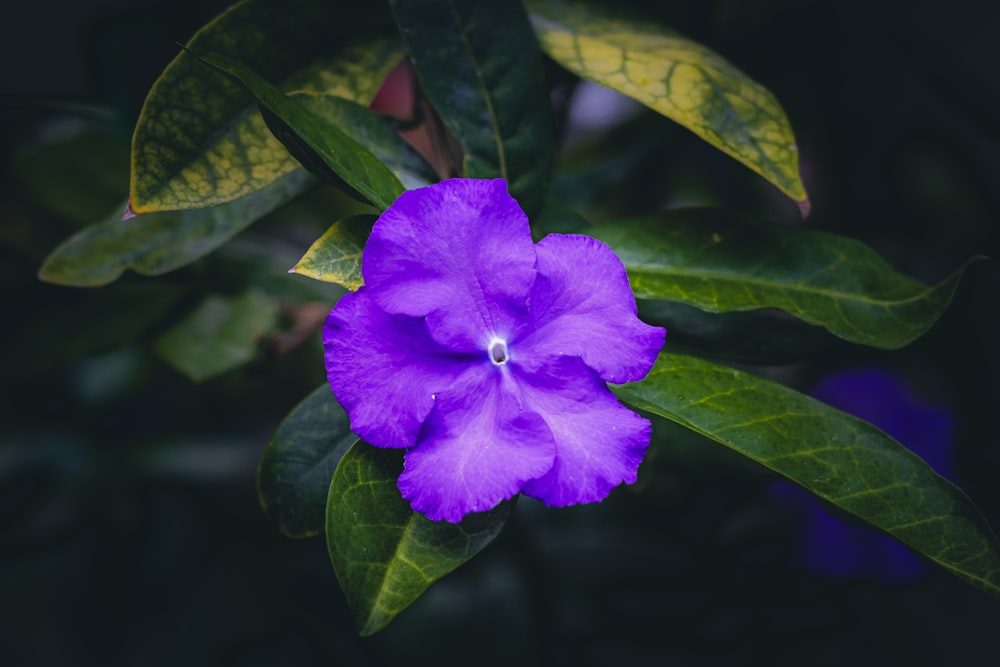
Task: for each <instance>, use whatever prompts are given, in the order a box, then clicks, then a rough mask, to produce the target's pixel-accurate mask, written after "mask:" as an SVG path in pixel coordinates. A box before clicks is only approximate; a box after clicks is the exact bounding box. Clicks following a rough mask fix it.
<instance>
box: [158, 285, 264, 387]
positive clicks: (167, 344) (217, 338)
mask: <svg viewBox="0 0 1000 667" xmlns="http://www.w3.org/2000/svg"><path fill="white" fill-rule="evenodd" d="M277 322H278V305H277V304H276V303H275V302H273V301H272V300H271V299H269V298H268V297H266V296H265V295H264V294H262V293H261V292H258V291H256V290H248V291H246V292H244V293H243V294H241V295H240V296H239V297H237V298H235V299H230V298H226V297H222V296H219V295H209V296H208V297H206V298H205V299H204V301H202V302H201V303H200V304H199V305H198V306H197V307H196V308H195V309H194V310H193V311H192V312H191V313H189V314H188V315H187V317H185V318H184V319H182V320H181V321H180V322H179V323H178V324H177V325H176V326H174V327H173V328H172V329H170V330H169V331H167V332H166V333H164V334H163V335H162V336H160V337H159V338H158V339H157V341H156V344H155V349H156V352H157V354H159V355H160V356H161V357H162V358H163V359H164V360H165V361H166V362H167V363H169V364H170V365H171V366H173V367H174V368H176V369H177V370H178V371H180V372H181V373H183V374H184V375H187V376H188V377H189V378H191V379H192V380H194V381H195V382H201V381H203V380H207V379H209V378H213V377H215V376H217V375H221V374H222V373H225V372H226V371H230V370H233V369H234V368H238V367H239V366H242V365H243V364H246V363H248V362H250V361H252V360H253V359H254V357H255V356H256V355H257V351H258V347H259V343H260V340H261V339H262V338H263V337H264V336H265V335H266V334H268V333H271V331H272V330H273V329H274V328H275V326H276V325H277Z"/></svg>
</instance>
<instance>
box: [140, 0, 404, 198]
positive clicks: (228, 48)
mask: <svg viewBox="0 0 1000 667" xmlns="http://www.w3.org/2000/svg"><path fill="white" fill-rule="evenodd" d="M388 30H391V20H390V19H389V16H388V12H387V11H386V9H385V7H384V5H380V3H360V4H354V5H347V6H345V5H343V4H342V3H328V2H313V1H312V0H288V1H286V2H281V3H277V2H272V1H270V0H244V1H243V2H239V3H237V4H236V5H234V6H233V7H231V8H230V9H229V10H227V11H226V12H224V13H222V14H221V15H220V16H218V17H217V18H216V19H215V20H213V21H212V22H211V23H209V24H208V25H206V26H205V27H204V28H202V29H201V30H200V31H199V32H198V33H197V34H196V35H195V36H194V37H193V38H192V39H191V41H190V42H189V44H188V46H189V47H190V48H193V49H197V50H199V51H203V52H206V53H214V54H221V55H222V56H225V57H228V58H233V59H235V60H238V61H240V62H242V63H245V64H246V66H247V67H248V68H250V69H253V70H254V71H256V72H259V73H260V74H261V76H263V77H265V78H267V79H269V80H272V81H280V82H282V84H281V85H282V86H283V88H284V89H285V90H288V91H296V92H298V93H301V94H304V95H311V94H327V95H338V96H340V97H349V98H351V99H354V100H356V101H358V102H361V103H364V104H367V103H368V102H369V101H370V100H371V99H372V97H373V96H374V95H375V92H376V91H377V90H378V87H379V85H380V84H381V82H382V80H383V79H384V77H385V75H386V74H387V73H388V72H389V70H390V69H392V67H393V66H395V64H396V63H397V62H398V61H399V59H400V57H401V56H402V50H401V48H400V46H399V45H398V43H394V42H389V41H386V40H383V39H372V38H371V37H372V36H373V35H378V34H379V33H380V32H384V31H388ZM356 40H363V42H361V43H355V42H356ZM297 169H298V164H297V163H296V162H295V161H294V160H293V159H292V158H291V157H290V156H289V155H288V152H287V151H286V150H285V149H284V148H283V147H282V146H281V144H279V143H278V142H277V141H276V140H275V139H274V137H272V136H271V134H270V133H269V132H268V131H267V128H266V127H265V125H264V122H263V120H262V119H261V117H260V115H259V114H258V113H257V111H256V108H255V106H254V105H253V101H252V99H251V98H250V97H249V96H247V95H246V94H245V92H244V91H243V90H242V89H241V87H240V86H239V84H237V83H236V82H235V81H231V80H229V79H227V78H226V77H224V76H221V75H219V74H218V73H217V72H213V71H212V70H211V69H208V68H206V67H205V66H204V65H203V64H202V63H200V62H198V59H197V58H196V57H194V56H193V55H192V54H191V53H188V52H182V53H180V54H179V55H178V56H177V57H176V58H175V59H174V60H173V61H172V62H171V63H170V64H169V65H168V66H167V68H166V69H165V70H164V72H163V74H161V76H160V77H159V79H157V81H156V83H154V84H153V87H152V89H151V90H150V92H149V94H148V96H147V98H146V101H145V104H144V105H143V109H142V113H141V114H140V116H139V120H138V124H137V126H136V131H135V136H134V139H133V142H132V193H131V210H132V211H134V212H136V213H149V212H153V211H163V210H173V209H182V208H200V207H205V206H213V205H216V204H220V203H223V202H226V201H231V200H232V199H235V198H237V197H242V196H245V195H247V194H250V193H251V192H254V191H256V190H258V189H260V188H263V187H265V186H267V185H269V184H271V183H273V182H274V181H275V180H277V179H278V178H280V177H281V176H282V175H284V174H287V173H289V172H291V171H294V170H297Z"/></svg>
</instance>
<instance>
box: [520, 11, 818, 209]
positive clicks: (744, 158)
mask: <svg viewBox="0 0 1000 667" xmlns="http://www.w3.org/2000/svg"><path fill="white" fill-rule="evenodd" d="M525 4H526V5H527V7H528V10H529V11H530V12H531V21H532V23H533V24H534V27H535V30H536V31H537V33H538V40H539V41H540V42H541V44H542V48H543V49H545V52H546V53H548V54H549V56H551V57H552V59H553V60H555V61H556V62H558V63H559V64H560V65H562V66H563V67H565V68H566V69H568V70H570V71H571V72H573V73H575V74H578V75H579V76H581V77H584V78H586V79H591V80H593V81H596V82H597V83H600V84H602V85H605V86H607V87H608V88H611V89H612V90H617V91H618V92H620V93H623V94H625V95H628V96H629V97H632V98H634V99H636V100H638V101H640V102H642V103H643V104H645V105H646V106H648V107H649V108H651V109H653V110H654V111H657V112H659V113H661V114H663V115H664V116H666V117H667V118H670V119H671V120H674V121H676V122H677V123H680V124H681V125H683V126H684V127H686V128H688V129H689V130H691V131H692V132H694V133H695V134H696V135H698V136H699V137H701V138H702V139H704V140H705V141H707V142H708V143H710V144H712V145H713V146H715V147H716V148H718V149H720V150H722V151H723V152H725V153H726V154H728V155H731V156H732V157H734V158H736V159H737V160H739V161H740V162H742V163H743V164H745V165H747V166H748V167H750V168H751V169H753V170H754V171H755V172H757V173H758V174H760V175H761V176H763V177H764V178H766V179H767V180H768V181H770V182H771V183H774V184H775V185H776V186H778V187H779V188H781V190H782V191H783V192H784V193H785V194H787V195H788V196H789V197H791V198H792V199H795V200H796V202H797V203H798V205H799V208H800V209H801V210H802V211H803V212H804V213H807V212H808V210H809V199H808V196H807V195H806V191H805V187H804V186H803V184H802V180H801V178H800V177H799V154H798V147H797V146H796V144H795V137H794V135H793V134H792V128H791V125H790V123H789V122H788V119H787V118H786V117H785V112H784V111H783V110H782V108H781V105H780V104H779V103H778V100H776V99H775V98H774V96H773V95H772V94H771V93H770V92H769V91H768V90H767V89H766V88H764V87H763V86H761V85H760V84H758V83H757V82H755V81H753V80H752V79H751V78H750V77H748V76H747V75H746V74H744V73H743V72H741V71H740V70H738V69H737V68H735V67H733V65H731V64H730V63H729V62H727V61H726V60H725V59H724V58H722V57H721V56H719V55H718V54H717V53H715V52H713V51H711V50H710V49H707V48H705V47H704V46H702V45H701V44H699V43H697V42H694V41H692V40H690V39H687V38H685V37H682V36H680V35H678V34H676V33H674V32H673V31H671V30H668V29H666V28H664V27H662V26H658V25H655V24H653V23H650V22H648V21H644V20H641V19H637V18H634V17H631V16H628V15H626V14H625V13H624V12H622V11H621V9H619V8H614V9H612V8H610V7H607V6H601V5H598V4H596V3H592V2H566V1H565V0H527V2H526V3H525Z"/></svg>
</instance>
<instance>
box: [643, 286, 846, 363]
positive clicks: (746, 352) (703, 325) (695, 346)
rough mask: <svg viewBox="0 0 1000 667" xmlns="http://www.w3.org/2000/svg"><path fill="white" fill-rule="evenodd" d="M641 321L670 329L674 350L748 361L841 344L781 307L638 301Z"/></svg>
mask: <svg viewBox="0 0 1000 667" xmlns="http://www.w3.org/2000/svg"><path fill="white" fill-rule="evenodd" d="M638 306H639V319H641V320H642V321H644V322H648V323H650V324H654V325H656V326H661V327H664V328H665V329H666V330H667V336H668V338H667V340H668V341H669V345H670V350H671V351H672V352H681V353H685V352H697V353H698V355H699V356H710V357H713V358H715V359H729V360H732V361H738V362H741V363H745V364H764V365H774V364H790V363H794V362H797V361H803V360H805V359H809V358H815V357H816V356H817V355H818V354H820V353H822V352H823V351H825V350H827V349H829V348H830V347H831V345H832V344H833V343H834V342H836V339H835V338H833V336H831V335H830V334H829V333H827V332H826V331H824V330H823V329H820V328H819V327H814V326H810V325H808V324H804V323H803V322H801V321H799V320H796V319H794V318H791V317H788V316H787V315H785V314H784V313H779V312H777V311H754V312H748V313H706V312H705V311H703V310H701V309H699V308H695V307H694V306H688V305H686V304H683V303H677V302H676V301H647V300H644V299H640V300H638Z"/></svg>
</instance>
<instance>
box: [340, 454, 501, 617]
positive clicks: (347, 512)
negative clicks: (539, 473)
mask: <svg viewBox="0 0 1000 667" xmlns="http://www.w3.org/2000/svg"><path fill="white" fill-rule="evenodd" d="M402 470H403V455H402V452H400V451H398V450H392V449H378V448H375V447H372V446H370V445H368V444H365V443H363V442H359V443H357V444H356V445H354V446H353V447H352V448H351V449H350V450H348V452H347V453H346V454H345V455H344V457H343V458H342V459H341V461H340V465H339V466H338V467H337V471H336V472H335V473H334V475H333V481H332V482H331V483H330V494H329V497H328V500H327V507H326V542H327V548H328V550H329V552H330V561H331V562H332V563H333V569H334V570H335V571H336V573H337V579H338V580H339V581H340V586H341V588H343V589H344V593H345V594H346V595H347V601H348V603H349V604H350V606H351V609H352V610H353V612H354V617H355V621H356V622H357V626H358V630H359V631H360V633H361V634H362V635H370V634H373V633H375V632H378V631H379V630H381V629H382V628H383V627H385V626H386V625H387V624H388V623H389V622H390V621H391V620H392V619H393V618H394V617H395V616H396V615H398V614H399V613H400V612H401V611H403V610H404V609H405V608H406V607H408V606H409V605H410V604H411V603H413V601H414V600H416V599H417V598H418V597H420V595H421V594H423V592H424V591H425V590H427V588H428V587H429V586H430V585H431V584H432V583H434V582H435V581H437V580H438V579H440V578H441V577H443V576H444V575H446V574H448V573H449V572H451V571H452V570H454V569H455V568H456V567H458V566H459V565H461V564H462V563H464V562H466V561H467V560H469V559H470V558H472V557H473V556H475V555H476V554H477V553H479V552H480V551H481V550H482V549H483V548H485V547H486V545H488V544H489V543H490V542H491V541H492V540H493V538H495V537H496V536H497V534H498V533H499V532H500V529H501V528H502V527H503V525H504V523H505V522H506V520H507V517H508V515H509V514H510V510H511V508H512V506H513V505H512V503H510V502H506V503H502V504H501V505H500V506H498V507H496V508H495V509H493V510H490V511H489V512H482V513H477V514H470V515H468V516H466V517H465V518H464V519H463V520H462V522H461V523H457V524H453V523H447V522H443V521H441V522H433V521H430V520H428V519H427V518H425V517H424V516H423V515H421V514H417V513H415V512H414V511H413V510H412V509H410V505H409V503H408V502H406V500H404V499H403V497H402V496H401V495H400V493H399V489H398V488H396V478H397V477H399V473H400V472H402Z"/></svg>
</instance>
